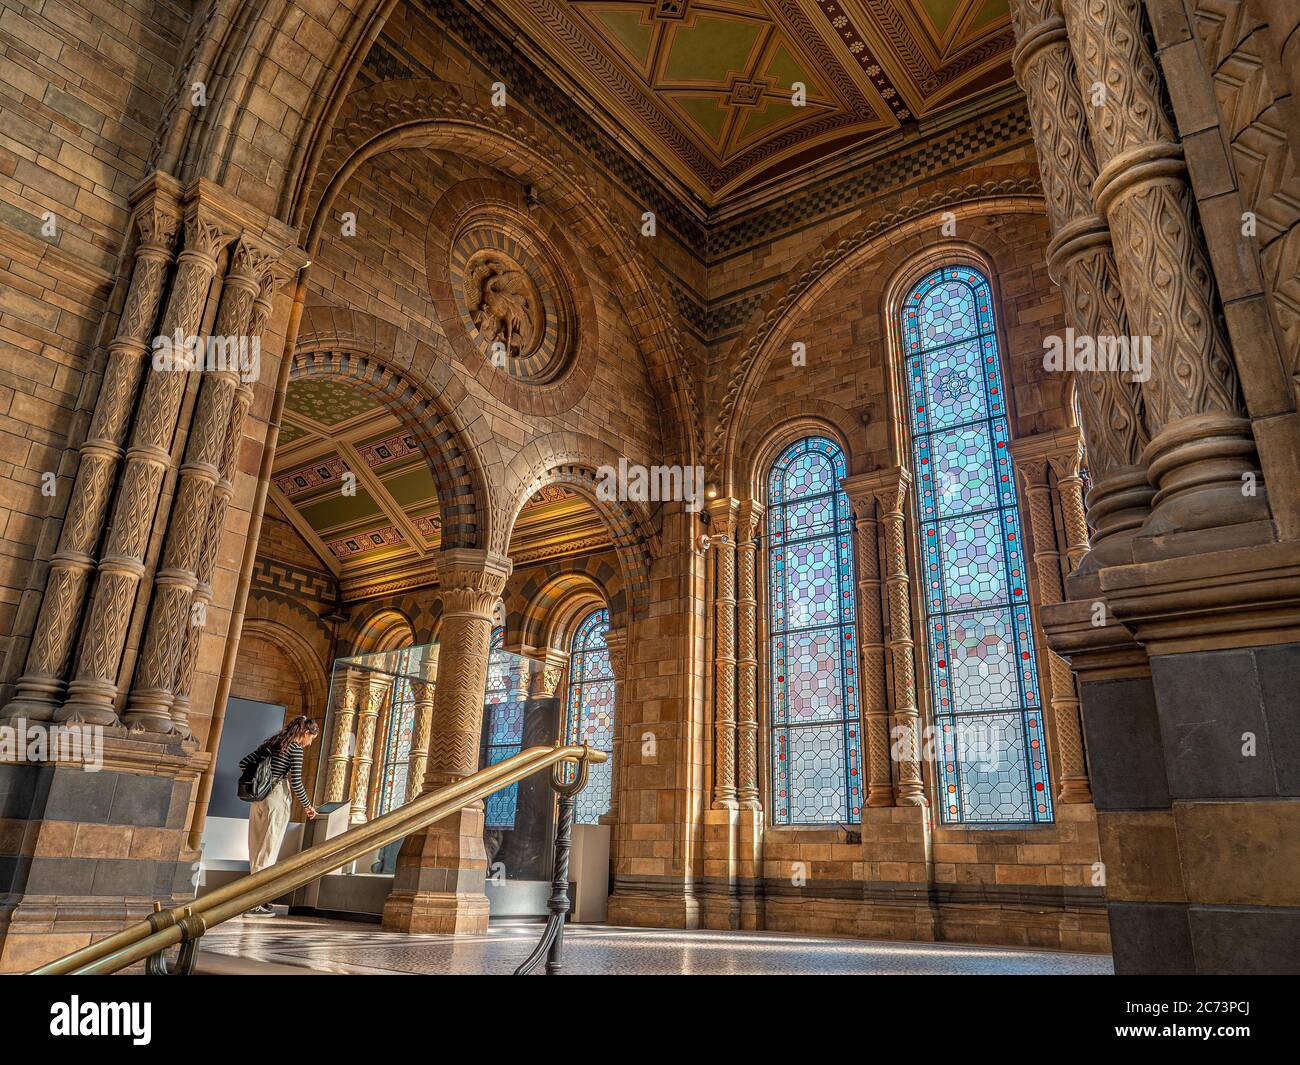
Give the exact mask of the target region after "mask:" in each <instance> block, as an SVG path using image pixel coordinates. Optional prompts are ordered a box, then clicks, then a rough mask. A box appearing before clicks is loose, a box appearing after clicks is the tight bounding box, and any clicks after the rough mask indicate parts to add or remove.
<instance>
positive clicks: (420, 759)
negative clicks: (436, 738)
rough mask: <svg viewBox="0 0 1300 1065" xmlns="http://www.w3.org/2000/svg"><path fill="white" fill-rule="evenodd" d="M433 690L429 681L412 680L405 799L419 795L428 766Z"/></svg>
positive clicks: (422, 788) (408, 799)
mask: <svg viewBox="0 0 1300 1065" xmlns="http://www.w3.org/2000/svg"><path fill="white" fill-rule="evenodd" d="M433 691H434V685H433V683H431V682H429V681H422V680H417V681H412V682H411V696H412V701H413V709H412V714H413V715H414V727H413V728H412V729H411V757H410V760H409V762H408V763H407V771H406V801H407V802H410V801H411V800H412V799H416V798H418V797H419V795H420V793H421V792H422V791H423V790H424V774H425V773H426V772H427V770H428V767H429V738H430V735H431V734H432V732H433Z"/></svg>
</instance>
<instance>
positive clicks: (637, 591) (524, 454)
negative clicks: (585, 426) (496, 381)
mask: <svg viewBox="0 0 1300 1065" xmlns="http://www.w3.org/2000/svg"><path fill="white" fill-rule="evenodd" d="M618 460H619V455H618V453H617V452H616V451H615V450H614V449H613V448H612V447H611V446H610V445H608V444H605V443H603V442H602V441H599V440H596V439H595V438H594V437H590V436H587V435H585V434H583V433H574V432H559V433H552V434H550V435H548V436H544V437H540V438H538V439H536V440H533V441H531V442H530V443H528V444H526V445H525V446H524V447H523V449H522V450H521V451H520V452H519V454H518V455H516V456H515V458H514V459H513V460H512V461H511V463H510V464H509V466H508V467H507V468H506V480H505V487H504V489H503V491H502V493H501V496H500V503H499V506H500V509H499V511H498V512H497V514H496V515H495V517H494V519H493V529H494V530H496V531H497V533H498V535H499V537H500V538H499V540H497V541H496V542H495V544H494V546H493V548H492V549H493V550H495V551H496V552H497V553H498V554H507V553H508V545H509V543H510V533H511V531H512V530H513V529H514V523H515V519H516V518H517V517H518V516H519V512H520V511H521V510H522V509H523V507H524V504H525V503H526V502H527V501H528V500H529V499H530V498H531V497H532V496H533V495H534V494H535V493H536V492H538V491H540V490H541V489H542V488H544V487H545V486H546V485H548V484H559V485H563V486H564V487H566V488H569V489H571V490H572V491H574V492H576V493H577V494H578V495H580V496H582V497H583V498H584V499H586V501H587V502H588V503H590V504H591V506H592V508H593V509H594V510H595V511H596V513H597V514H599V515H600V517H601V519H602V520H603V521H604V523H605V527H606V528H607V529H608V530H609V534H610V539H611V541H612V543H613V547H614V551H615V552H616V553H617V555H618V558H619V563H620V565H621V567H622V569H623V581H624V584H625V586H626V588H627V593H628V597H629V607H630V611H631V614H632V615H633V616H640V615H641V613H642V611H643V610H644V609H645V607H646V606H647V605H648V603H649V601H650V562H651V560H652V559H653V558H655V557H657V556H658V555H659V553H660V544H659V535H658V533H657V532H656V531H655V527H654V523H653V522H652V521H651V517H650V511H649V509H648V508H647V506H646V504H644V503H639V502H634V501H630V500H617V499H615V500H605V499H601V498H600V495H599V494H598V493H597V490H596V488H597V470H598V469H600V467H602V466H613V467H616V466H617V465H618Z"/></svg>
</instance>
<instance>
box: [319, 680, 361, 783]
mask: <svg viewBox="0 0 1300 1065" xmlns="http://www.w3.org/2000/svg"><path fill="white" fill-rule="evenodd" d="M339 681H340V682H341V687H340V688H339V689H338V698H337V700H336V702H335V707H334V722H333V731H332V732H331V733H330V753H329V758H328V761H327V763H326V771H325V801H326V802H344V801H345V800H346V799H347V797H348V792H347V785H348V766H349V765H351V763H352V750H353V744H352V724H353V722H354V721H355V720H356V716H357V704H358V702H359V701H360V695H361V691H360V685H358V684H357V682H356V679H355V678H354V677H353V676H352V673H351V671H350V670H347V671H344V672H343V673H342V674H340V675H339Z"/></svg>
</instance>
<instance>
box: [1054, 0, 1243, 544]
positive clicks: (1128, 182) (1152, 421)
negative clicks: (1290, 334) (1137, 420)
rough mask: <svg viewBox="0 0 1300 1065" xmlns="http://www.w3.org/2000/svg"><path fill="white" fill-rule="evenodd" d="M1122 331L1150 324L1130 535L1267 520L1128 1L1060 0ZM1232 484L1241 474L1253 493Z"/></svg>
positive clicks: (1230, 369) (1233, 374) (1199, 244)
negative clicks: (1108, 237)
mask: <svg viewBox="0 0 1300 1065" xmlns="http://www.w3.org/2000/svg"><path fill="white" fill-rule="evenodd" d="M1064 3H1065V16H1066V23H1067V28H1068V31H1069V37H1070V46H1071V49H1072V52H1073V55H1074V61H1075V64H1076V65H1077V67H1078V77H1079V82H1080V85H1081V86H1084V87H1092V91H1093V93H1094V94H1095V98H1094V99H1090V103H1095V106H1090V107H1088V108H1087V109H1086V111H1085V113H1086V115H1087V118H1088V125H1089V129H1090V130H1091V134H1092V144H1093V149H1094V151H1095V153H1096V157H1097V162H1098V164H1099V167H1100V170H1099V173H1098V175H1097V179H1096V181H1095V183H1094V185H1093V199H1094V201H1095V203H1096V205H1097V209H1098V210H1099V211H1100V212H1101V213H1102V214H1103V215H1104V216H1105V217H1106V219H1107V221H1108V222H1109V223H1110V230H1111V233H1112V234H1113V237H1114V241H1113V246H1114V251H1115V263H1116V266H1117V267H1118V273H1119V284H1120V288H1121V290H1122V291H1123V293H1124V302H1125V305H1126V307H1127V310H1128V320H1129V324H1130V328H1131V329H1132V332H1133V333H1135V334H1136V335H1137V336H1138V337H1139V338H1141V337H1150V339H1151V346H1152V352H1151V359H1150V367H1149V371H1150V376H1149V378H1148V379H1147V380H1146V381H1144V382H1142V386H1141V387H1142V398H1143V402H1144V404H1145V417H1146V425H1147V428H1148V430H1149V432H1150V434H1151V441H1150V443H1149V444H1148V445H1147V446H1146V448H1145V450H1144V452H1143V460H1144V462H1145V463H1146V465H1147V467H1148V470H1149V476H1150V480H1151V483H1152V484H1153V485H1154V486H1155V487H1156V494H1155V496H1154V498H1153V500H1152V513H1151V516H1150V517H1149V518H1148V519H1147V521H1146V523H1145V525H1144V526H1143V533H1144V535H1152V536H1155V535H1159V534H1164V533H1172V532H1179V531H1188V530H1195V529H1207V528H1216V527H1222V526H1231V525H1237V524H1241V523H1245V522H1251V521H1257V520H1267V518H1268V506H1267V502H1266V500H1265V493H1264V490H1263V485H1262V478H1261V476H1260V473H1259V460H1258V455H1257V454H1256V449H1255V441H1254V436H1253V435H1252V432H1251V425H1250V421H1249V419H1248V418H1247V417H1246V416H1245V411H1244V405H1243V403H1242V399H1241V389H1240V382H1239V380H1238V377H1237V371H1236V367H1235V365H1234V363H1233V358H1232V352H1231V350H1230V349H1229V347H1228V341H1227V337H1226V335H1225V333H1224V331H1223V325H1222V321H1221V316H1220V315H1221V309H1220V301H1219V292H1218V286H1217V284H1216V282H1215V279H1214V273H1213V271H1212V270H1211V269H1210V262H1209V257H1208V254H1207V252H1206V249H1205V244H1204V240H1203V236H1202V233H1201V230H1200V226H1199V224H1198V222H1197V218H1196V213H1195V207H1194V202H1193V196H1192V189H1191V186H1190V184H1189V183H1188V177H1187V166H1186V163H1185V162H1184V159H1183V150H1182V146H1181V144H1179V142H1178V138H1177V134H1176V133H1175V131H1174V129H1173V126H1172V125H1171V122H1170V119H1169V112H1168V108H1167V106H1166V104H1167V100H1166V95H1165V92H1164V85H1163V81H1162V79H1161V75H1160V70H1159V68H1158V66H1157V64H1156V61H1155V57H1154V55H1153V54H1152V51H1151V46H1150V44H1149V43H1148V40H1149V37H1148V27H1147V23H1146V16H1145V12H1144V8H1143V4H1142V2H1141V0H1064ZM1243 483H1248V484H1255V485H1257V487H1256V489H1255V490H1254V491H1253V492H1246V491H1243Z"/></svg>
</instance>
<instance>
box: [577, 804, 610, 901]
mask: <svg viewBox="0 0 1300 1065" xmlns="http://www.w3.org/2000/svg"><path fill="white" fill-rule="evenodd" d="M569 881H570V883H572V884H573V885H574V898H573V914H572V916H571V917H570V920H572V921H573V922H575V923H576V924H604V923H605V916H606V913H607V912H608V908H609V825H574V826H573V851H572V853H571V854H570V856H569Z"/></svg>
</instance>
